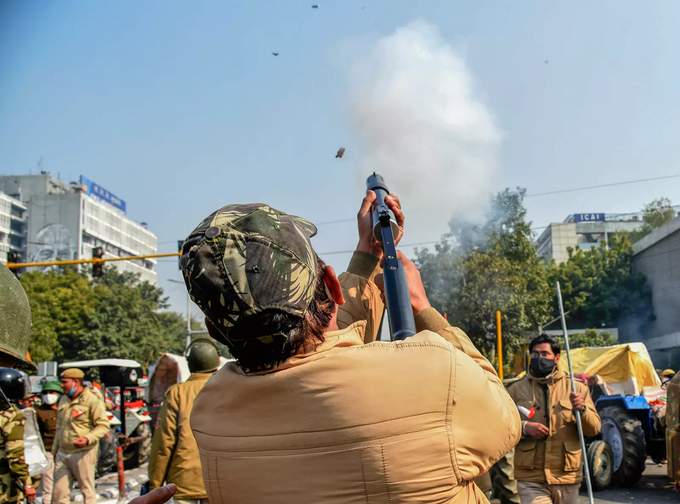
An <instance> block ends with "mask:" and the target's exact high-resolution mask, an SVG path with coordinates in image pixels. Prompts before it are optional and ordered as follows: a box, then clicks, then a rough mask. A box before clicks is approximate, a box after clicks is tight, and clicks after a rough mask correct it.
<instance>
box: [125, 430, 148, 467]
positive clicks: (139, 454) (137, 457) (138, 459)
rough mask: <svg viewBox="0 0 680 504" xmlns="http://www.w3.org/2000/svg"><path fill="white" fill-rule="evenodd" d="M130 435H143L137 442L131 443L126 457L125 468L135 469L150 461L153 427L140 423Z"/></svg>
mask: <svg viewBox="0 0 680 504" xmlns="http://www.w3.org/2000/svg"><path fill="white" fill-rule="evenodd" d="M130 437H141V438H142V439H140V440H139V441H138V442H137V443H135V444H133V445H130V447H129V448H128V450H130V453H128V454H127V456H126V457H125V462H124V466H125V469H134V468H135V467H139V466H141V465H142V464H145V463H146V462H148V461H149V454H150V453H151V441H152V438H151V429H150V428H149V424H146V423H140V424H139V426H137V428H136V429H135V430H134V432H133V433H132V436H130Z"/></svg>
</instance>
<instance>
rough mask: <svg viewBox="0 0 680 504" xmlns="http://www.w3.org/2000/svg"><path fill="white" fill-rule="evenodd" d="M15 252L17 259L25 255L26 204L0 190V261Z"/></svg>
mask: <svg viewBox="0 0 680 504" xmlns="http://www.w3.org/2000/svg"><path fill="white" fill-rule="evenodd" d="M10 251H13V252H16V253H17V254H18V257H19V260H22V259H23V258H24V257H25V256H26V205H24V204H23V203H22V202H21V201H19V200H18V199H15V198H12V197H11V196H8V195H7V194H5V193H3V192H0V262H3V263H5V262H7V254H8V253H9V252H10Z"/></svg>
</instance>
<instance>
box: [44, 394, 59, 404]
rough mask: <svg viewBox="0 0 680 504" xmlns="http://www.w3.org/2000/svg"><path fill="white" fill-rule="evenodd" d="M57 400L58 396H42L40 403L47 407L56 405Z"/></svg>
mask: <svg viewBox="0 0 680 504" xmlns="http://www.w3.org/2000/svg"><path fill="white" fill-rule="evenodd" d="M58 400H59V395H58V394H43V396H42V401H43V402H44V403H45V404H47V405H49V406H52V405H53V404H56V403H57V401H58Z"/></svg>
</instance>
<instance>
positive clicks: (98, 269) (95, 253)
mask: <svg viewBox="0 0 680 504" xmlns="http://www.w3.org/2000/svg"><path fill="white" fill-rule="evenodd" d="M103 258H104V249H103V248H102V247H95V248H93V249H92V259H103ZM100 276H104V263H102V262H93V263H92V277H93V278H98V277H100Z"/></svg>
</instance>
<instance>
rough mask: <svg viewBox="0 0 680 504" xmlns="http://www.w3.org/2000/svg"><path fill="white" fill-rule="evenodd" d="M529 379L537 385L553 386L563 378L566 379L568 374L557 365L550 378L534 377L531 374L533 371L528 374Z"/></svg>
mask: <svg viewBox="0 0 680 504" xmlns="http://www.w3.org/2000/svg"><path fill="white" fill-rule="evenodd" d="M527 377H528V378H529V380H531V381H534V382H536V383H540V384H546V385H553V384H554V383H555V382H556V381H558V380H561V379H562V378H566V377H567V373H565V372H564V371H562V370H561V369H560V367H559V366H558V365H555V369H553V372H552V373H551V374H550V376H546V377H545V378H536V377H535V376H534V375H532V374H531V371H529V372H528V373H527Z"/></svg>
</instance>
